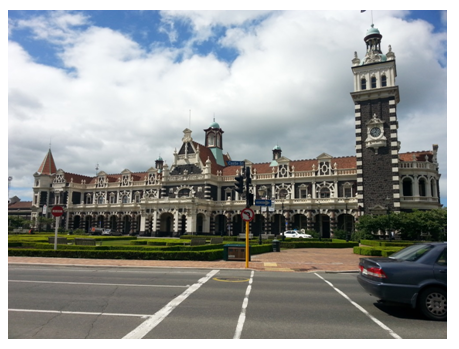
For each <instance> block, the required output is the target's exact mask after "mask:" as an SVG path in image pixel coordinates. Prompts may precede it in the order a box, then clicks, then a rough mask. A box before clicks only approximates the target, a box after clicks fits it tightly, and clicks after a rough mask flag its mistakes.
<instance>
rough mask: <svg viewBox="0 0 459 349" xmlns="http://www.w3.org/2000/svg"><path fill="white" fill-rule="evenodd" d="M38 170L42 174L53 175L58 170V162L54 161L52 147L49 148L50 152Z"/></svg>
mask: <svg viewBox="0 0 459 349" xmlns="http://www.w3.org/2000/svg"><path fill="white" fill-rule="evenodd" d="M37 172H38V173H40V174H47V175H52V174H54V173H56V172H57V169H56V164H55V163H54V158H53V154H52V153H51V149H49V150H48V154H46V156H45V158H44V159H43V162H42V163H41V165H40V167H39V168H38V171H37Z"/></svg>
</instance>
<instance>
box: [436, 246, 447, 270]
mask: <svg viewBox="0 0 459 349" xmlns="http://www.w3.org/2000/svg"><path fill="white" fill-rule="evenodd" d="M437 263H438V264H441V265H445V266H446V248H445V249H444V250H443V252H442V253H441V254H440V257H438V260H437Z"/></svg>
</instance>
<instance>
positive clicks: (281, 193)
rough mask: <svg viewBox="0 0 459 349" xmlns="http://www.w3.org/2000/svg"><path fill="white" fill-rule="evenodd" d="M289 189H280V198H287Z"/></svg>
mask: <svg viewBox="0 0 459 349" xmlns="http://www.w3.org/2000/svg"><path fill="white" fill-rule="evenodd" d="M287 198H288V191H287V190H286V189H282V190H279V199H287Z"/></svg>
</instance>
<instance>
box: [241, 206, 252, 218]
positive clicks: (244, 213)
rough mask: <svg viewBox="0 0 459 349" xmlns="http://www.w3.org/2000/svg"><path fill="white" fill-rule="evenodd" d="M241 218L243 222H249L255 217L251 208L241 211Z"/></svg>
mask: <svg viewBox="0 0 459 349" xmlns="http://www.w3.org/2000/svg"><path fill="white" fill-rule="evenodd" d="M241 217H242V220H243V221H246V222H250V221H251V220H252V219H253V217H255V213H254V212H253V210H252V209H251V208H249V207H247V208H244V209H243V210H242V211H241Z"/></svg>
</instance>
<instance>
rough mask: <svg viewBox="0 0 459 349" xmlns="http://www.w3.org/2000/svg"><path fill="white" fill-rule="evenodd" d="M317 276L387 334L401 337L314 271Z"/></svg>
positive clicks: (397, 337)
mask: <svg viewBox="0 0 459 349" xmlns="http://www.w3.org/2000/svg"><path fill="white" fill-rule="evenodd" d="M314 274H315V275H316V276H317V277H319V278H321V279H322V280H323V281H325V282H326V283H327V284H329V285H330V286H331V287H332V288H333V289H334V290H335V291H336V292H338V293H339V294H340V295H341V296H343V297H344V298H346V299H347V300H348V301H349V302H350V303H351V304H352V305H353V306H354V307H356V308H357V309H359V310H360V311H361V312H362V313H364V314H365V315H366V316H368V317H369V318H370V319H371V320H372V321H373V322H374V323H376V324H377V325H378V326H379V327H381V328H382V329H384V330H386V331H388V332H389V334H390V335H391V336H392V337H394V338H395V339H402V337H400V336H399V335H398V334H397V333H395V332H394V331H392V330H391V329H390V328H389V327H387V326H386V325H384V324H383V323H382V322H381V321H379V320H378V319H377V318H375V317H374V316H373V315H371V314H370V313H369V312H367V311H366V310H365V309H363V308H362V307H361V306H360V305H358V304H357V303H355V302H354V301H353V300H352V299H350V298H349V297H348V296H347V295H346V294H345V293H344V292H342V291H341V290H340V289H338V288H336V287H335V286H333V284H332V283H331V282H329V281H327V280H325V279H324V278H323V277H322V276H320V275H319V274H317V273H314Z"/></svg>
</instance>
